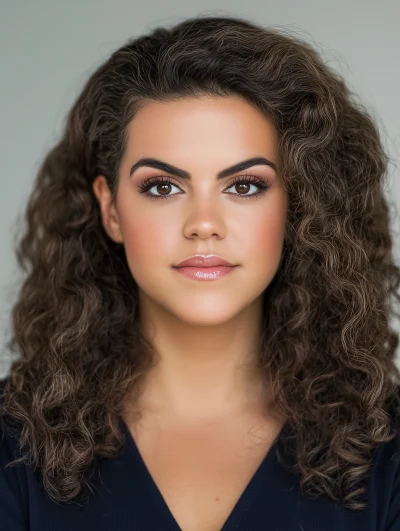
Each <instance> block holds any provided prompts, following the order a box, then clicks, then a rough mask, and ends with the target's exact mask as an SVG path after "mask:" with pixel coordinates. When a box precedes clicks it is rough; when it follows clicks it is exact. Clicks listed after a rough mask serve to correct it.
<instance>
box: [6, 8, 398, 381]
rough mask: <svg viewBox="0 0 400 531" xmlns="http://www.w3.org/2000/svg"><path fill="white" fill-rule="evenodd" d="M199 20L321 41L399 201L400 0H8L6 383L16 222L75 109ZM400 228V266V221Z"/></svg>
mask: <svg viewBox="0 0 400 531" xmlns="http://www.w3.org/2000/svg"><path fill="white" fill-rule="evenodd" d="M196 15H214V16H232V15H233V16H239V17H243V18H246V19H250V20H254V21H256V22H260V23H262V24H264V25H269V26H275V27H278V28H279V27H282V28H284V29H286V30H288V29H289V30H290V31H293V32H294V33H296V34H297V35H298V36H300V37H302V38H303V39H305V40H307V41H309V42H312V43H313V44H314V46H316V47H317V48H318V49H319V51H320V53H321V54H322V55H323V56H324V58H325V59H326V60H327V61H328V63H329V64H331V65H332V66H333V67H334V68H335V69H336V70H338V71H339V72H340V73H341V74H342V75H343V76H344V77H345V79H346V80H347V82H348V84H349V86H350V88H351V89H352V90H353V91H354V92H356V93H357V94H358V95H359V98H360V100H361V101H362V102H363V103H364V104H365V105H366V106H367V107H368V108H369V110H370V111H371V112H372V113H373V115H374V117H375V119H376V121H377V123H378V126H379V128H380V130H381V133H382V136H383V141H384V144H385V146H386V148H387V151H388V153H389V155H390V156H391V158H392V160H393V163H392V165H391V167H390V174H389V179H388V184H387V187H386V190H387V194H388V197H389V199H390V200H391V202H392V203H394V205H395V207H398V205H399V204H400V171H399V167H398V166H399V165H398V161H399V159H400V31H399V29H398V23H399V21H400V2H399V0H381V1H380V2H377V1H376V0H335V1H331V0H329V1H328V0H301V1H300V0H263V1H255V0H246V1H245V2H243V1H234V0H229V1H225V2H222V1H220V2H216V1H212V2H209V1H206V0H203V1H201V2H190V1H188V0H181V1H176V0H175V1H173V0H170V1H168V2H152V1H149V0H147V1H144V2H139V1H137V0H136V1H132V0H129V1H128V0H112V1H111V0H109V1H97V2H96V1H95V0H92V1H89V0H69V1H68V2H67V1H61V0H58V1H57V0H0V58H1V70H0V72H1V74H0V75H1V83H0V96H1V97H0V115H1V132H0V135H1V143H0V164H1V185H2V186H1V188H2V190H1V193H0V244H1V253H2V260H1V261H0V279H1V282H0V345H1V351H0V377H2V376H3V375H6V374H7V372H8V368H9V363H10V359H9V353H8V351H7V349H6V348H5V341H6V340H7V339H8V338H9V334H10V310H11V307H12V305H13V302H14V301H15V298H16V286H17V285H18V284H17V283H18V281H19V280H18V279H19V278H20V275H19V273H18V270H17V264H16V259H15V256H14V239H13V233H14V227H15V222H16V219H17V215H19V214H20V213H21V212H22V210H23V208H24V206H25V203H26V200H27V198H28V195H29V194H30V192H31V190H32V185H33V179H34V176H35V172H36V170H37V168H38V166H39V163H40V162H41V160H42V158H43V156H44V155H45V153H46V151H47V150H48V149H49V148H50V147H51V146H52V145H53V144H54V142H55V141H56V140H57V139H58V137H59V135H60V131H61V126H62V124H63V121H64V118H65V114H66V112H67V111H68V109H69V108H70V106H71V104H72V103H73V101H74V99H75V97H76V96H77V94H78V92H79V91H80V89H81V88H82V86H83V83H84V81H85V80H86V79H87V77H88V76H89V75H90V73H91V72H92V71H93V70H94V69H95V68H96V67H97V66H98V65H99V64H100V63H102V62H103V61H104V60H105V59H106V58H107V57H108V56H109V54H110V53H111V52H112V51H114V50H115V49H116V48H118V47H119V46H120V45H122V44H123V43H124V42H125V41H126V39H128V38H131V37H136V36H138V35H140V34H142V33H145V32H147V31H149V30H150V29H152V28H154V27H156V26H162V25H172V24H175V23H177V22H180V21H181V20H183V19H185V18H187V17H192V16H196ZM395 213H396V216H397V211H396V210H395ZM392 229H393V235H394V240H395V241H394V244H395V256H396V258H397V260H399V259H400V252H399V251H400V234H399V232H400V230H399V229H400V223H399V217H395V218H394V219H393V223H392ZM393 326H396V328H397V329H399V324H398V321H395V322H394V323H393Z"/></svg>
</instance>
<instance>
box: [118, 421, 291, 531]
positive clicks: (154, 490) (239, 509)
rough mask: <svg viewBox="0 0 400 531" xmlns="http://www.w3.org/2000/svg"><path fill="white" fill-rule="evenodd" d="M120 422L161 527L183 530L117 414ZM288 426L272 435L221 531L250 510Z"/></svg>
mask: <svg viewBox="0 0 400 531" xmlns="http://www.w3.org/2000/svg"><path fill="white" fill-rule="evenodd" d="M120 423H121V428H122V431H123V432H124V433H125V435H126V442H127V450H128V453H129V454H131V455H132V456H133V458H134V461H135V463H137V465H138V469H137V470H136V474H138V476H137V477H138V479H139V481H141V482H142V484H143V487H144V489H146V490H147V492H148V495H149V497H150V499H151V500H152V503H153V504H154V509H155V510H156V511H157V513H158V515H159V516H160V518H161V521H162V525H163V529H165V530H167V529H168V530H169V531H182V529H181V527H180V526H179V524H178V522H177V521H176V519H175V517H174V515H173V514H172V512H171V510H170V508H169V507H168V505H167V502H166V500H165V499H164V497H163V495H162V493H161V491H160V489H159V488H158V486H157V484H156V482H155V481H154V479H153V477H152V475H151V474H150V471H149V469H148V468H147V465H146V463H145V462H144V459H143V457H142V455H141V453H140V451H139V448H138V447H137V445H136V441H135V439H134V437H133V435H132V433H131V432H130V430H129V428H128V426H127V424H126V423H125V421H124V419H123V418H122V417H120ZM287 427H288V422H285V423H284V425H283V427H282V428H281V430H280V432H279V433H278V435H277V436H276V437H275V439H274V441H273V443H272V444H271V446H270V447H269V449H268V452H267V453H266V455H265V456H264V458H263V460H262V461H261V463H260V464H259V466H258V468H257V469H256V471H255V472H254V474H253V475H252V477H251V478H250V480H249V482H248V483H247V485H246V487H245V488H244V490H243V491H242V493H241V495H240V497H239V498H238V500H237V502H236V503H235V505H234V507H233V509H232V511H231V512H230V514H229V516H228V518H227V519H226V520H225V522H224V524H223V526H222V527H221V529H220V531H234V530H236V529H238V526H239V524H240V521H241V519H242V518H243V517H244V516H245V514H246V513H247V512H248V511H249V509H250V506H251V505H252V503H253V501H254V499H255V498H256V496H257V495H258V494H259V493H260V491H261V487H262V485H263V483H264V481H266V480H268V479H269V477H270V475H269V474H268V469H269V468H270V467H271V465H272V462H273V460H274V458H275V454H276V447H277V445H278V442H279V441H280V440H281V439H282V438H283V436H284V433H285V432H286V429H287Z"/></svg>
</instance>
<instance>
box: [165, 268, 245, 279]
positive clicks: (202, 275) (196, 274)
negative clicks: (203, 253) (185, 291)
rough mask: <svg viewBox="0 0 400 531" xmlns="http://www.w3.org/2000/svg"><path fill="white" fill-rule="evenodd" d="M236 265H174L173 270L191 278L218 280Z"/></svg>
mask: <svg viewBox="0 0 400 531" xmlns="http://www.w3.org/2000/svg"><path fill="white" fill-rule="evenodd" d="M236 267H237V266H225V265H219V266H215V267H175V268H174V269H175V271H176V272H177V273H180V274H181V275H183V276H185V277H186V278H190V279H192V280H218V279H219V278H222V277H224V276H225V275H228V274H229V273H230V272H231V271H233V270H234V269H236Z"/></svg>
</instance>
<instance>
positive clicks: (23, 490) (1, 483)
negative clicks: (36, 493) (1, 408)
mask: <svg viewBox="0 0 400 531" xmlns="http://www.w3.org/2000/svg"><path fill="white" fill-rule="evenodd" d="M6 383H7V378H5V379H2V380H0V403H2V398H3V393H4V388H5V385H6ZM18 436H19V430H18V429H16V427H15V426H13V425H11V424H9V423H8V421H7V419H6V418H4V417H3V415H2V416H0V492H1V496H0V521H1V522H2V526H5V527H1V529H2V530H4V531H8V530H10V531H11V529H12V530H15V531H19V530H23V529H26V525H27V500H28V486H27V476H26V471H25V466H26V465H24V464H23V463H17V464H15V465H11V466H9V465H10V463H11V462H12V461H14V460H15V459H18V458H19V457H21V454H20V451H19V442H18Z"/></svg>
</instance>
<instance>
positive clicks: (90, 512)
mask: <svg viewBox="0 0 400 531" xmlns="http://www.w3.org/2000/svg"><path fill="white" fill-rule="evenodd" d="M5 381H6V380H3V381H0V395H1V388H2V386H4V382H5ZM121 426H122V428H123V430H124V433H125V436H126V445H125V447H124V450H123V452H122V453H121V454H120V455H119V457H118V458H114V459H107V458H99V457H96V458H95V459H96V467H95V473H94V474H93V476H92V477H91V478H90V482H91V485H92V490H93V492H92V493H89V496H88V498H87V501H86V502H84V503H81V504H79V503H76V502H72V503H71V502H70V503H66V502H57V503H56V502H54V501H52V500H51V499H50V498H49V497H48V496H47V494H46V492H45V490H44V488H43V486H42V484H41V482H40V477H39V475H38V473H37V472H36V471H34V470H33V469H32V468H30V467H29V466H28V465H27V464H24V463H21V464H18V465H13V466H12V467H9V468H7V469H4V465H5V464H6V463H7V462H10V461H11V460H12V459H14V458H15V457H18V456H20V453H19V452H18V447H17V435H11V434H8V432H5V431H4V430H3V431H2V433H1V434H0V529H1V531H27V530H29V531H54V530H55V529H56V530H57V531H90V530H93V531H109V530H113V531H114V530H116V531H164V530H165V531H181V530H180V528H179V526H178V524H177V522H176V520H175V519H174V517H173V515H172V513H171V512H170V510H169V508H168V505H167V504H166V502H165V500H164V499H163V497H162V496H161V493H160V491H159V490H158V488H157V485H156V484H155V482H154V481H153V479H152V477H151V475H150V473H149V471H148V469H147V467H146V465H145V463H144V461H143V459H142V457H141V455H140V453H139V450H138V448H137V446H136V444H135V441H134V439H133V437H132V435H131V434H130V431H129V430H128V428H127V426H126V424H125V423H124V421H123V420H122V419H121ZM285 430H286V425H285V426H284V428H283V429H282V431H281V433H280V434H279V436H278V438H277V439H276V440H275V443H274V445H273V446H272V447H271V448H270V450H269V452H268V453H267V455H266V456H265V458H264V460H263V461H262V463H261V464H260V466H259V468H258V469H257V471H256V472H255V474H254V475H253V477H252V478H251V480H250V481H249V483H248V484H247V487H246V488H245V489H244V491H243V493H242V495H241V496H240V498H239V499H238V501H237V503H236V505H235V506H234V508H233V510H232V512H231V514H230V515H229V517H228V519H227V520H226V522H225V524H224V525H223V527H222V529H221V531H261V530H262V531H265V530H266V529H268V530H271V531H358V530H359V531H400V470H399V468H400V465H399V456H400V445H399V443H400V435H396V438H394V439H393V440H392V441H389V442H388V443H381V445H380V446H378V448H377V449H376V451H375V452H374V454H373V460H372V462H373V468H372V471H371V475H370V478H369V480H368V492H367V499H368V501H369V506H368V507H367V508H366V509H364V510H362V511H352V510H349V509H345V508H343V507H342V506H340V505H339V504H337V503H335V502H333V501H332V500H331V499H329V498H328V497H327V496H323V497H320V498H311V497H309V496H306V495H302V494H301V493H300V490H299V486H298V479H297V478H296V476H294V475H290V474H289V473H287V472H286V471H285V470H284V469H283V468H282V467H281V466H280V464H279V462H278V460H277V456H276V448H277V445H278V442H279V441H281V440H282V438H283V437H284V435H285Z"/></svg>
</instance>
